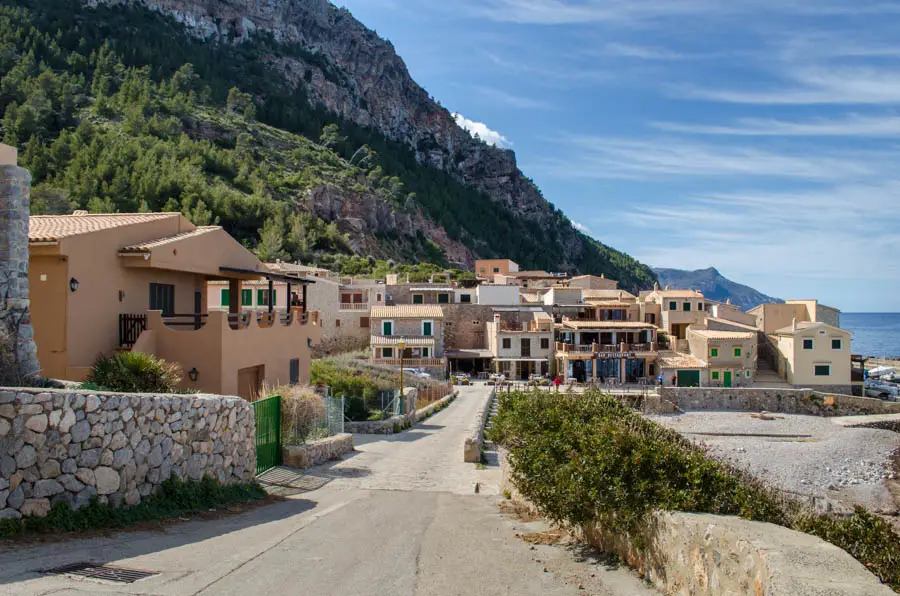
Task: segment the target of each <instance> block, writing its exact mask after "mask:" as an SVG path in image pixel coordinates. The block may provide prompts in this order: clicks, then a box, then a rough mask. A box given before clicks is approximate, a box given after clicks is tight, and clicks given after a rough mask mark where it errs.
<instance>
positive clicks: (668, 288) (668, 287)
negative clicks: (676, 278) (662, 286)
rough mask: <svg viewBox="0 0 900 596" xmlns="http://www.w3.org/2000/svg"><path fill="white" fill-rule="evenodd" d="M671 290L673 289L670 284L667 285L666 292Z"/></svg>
mask: <svg viewBox="0 0 900 596" xmlns="http://www.w3.org/2000/svg"><path fill="white" fill-rule="evenodd" d="M670 289H671V288H670V286H669V285H668V284H666V291H667V292H668V291H669V290H670Z"/></svg>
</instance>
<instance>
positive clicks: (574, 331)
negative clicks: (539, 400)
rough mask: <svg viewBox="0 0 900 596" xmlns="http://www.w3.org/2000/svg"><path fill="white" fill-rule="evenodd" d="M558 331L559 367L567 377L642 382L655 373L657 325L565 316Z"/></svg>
mask: <svg viewBox="0 0 900 596" xmlns="http://www.w3.org/2000/svg"><path fill="white" fill-rule="evenodd" d="M556 333H557V343H556V370H557V374H559V375H560V376H561V377H562V378H563V380H566V381H570V380H575V381H578V382H582V383H583V382H588V381H598V380H599V381H601V382H604V381H609V380H613V381H616V382H619V383H640V382H642V381H643V382H649V381H650V379H652V378H654V377H655V374H656V367H655V363H656V357H657V352H658V344H657V336H656V333H657V327H656V326H655V325H652V324H650V323H644V322H641V321H598V320H587V319H570V318H567V317H565V318H563V320H562V322H561V323H559V324H557V326H556Z"/></svg>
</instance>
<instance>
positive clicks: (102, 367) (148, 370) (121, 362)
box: [85, 352, 183, 393]
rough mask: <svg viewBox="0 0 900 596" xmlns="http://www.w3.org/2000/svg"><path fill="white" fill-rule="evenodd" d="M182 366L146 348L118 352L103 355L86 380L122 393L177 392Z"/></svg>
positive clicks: (101, 387) (102, 387)
mask: <svg viewBox="0 0 900 596" xmlns="http://www.w3.org/2000/svg"><path fill="white" fill-rule="evenodd" d="M182 378H183V375H182V373H181V367H180V366H178V365H177V364H174V363H172V362H166V361H165V360H163V359H162V358H157V357H156V356H154V355H152V354H144V353H143V352H116V353H115V354H113V355H112V356H100V357H99V358H98V359H97V362H95V363H94V366H92V367H91V372H90V373H89V374H88V376H87V378H86V379H85V382H86V383H88V384H91V385H93V386H96V387H99V388H100V389H102V390H105V391H120V392H122V393H175V392H176V391H178V384H179V383H181V379H182Z"/></svg>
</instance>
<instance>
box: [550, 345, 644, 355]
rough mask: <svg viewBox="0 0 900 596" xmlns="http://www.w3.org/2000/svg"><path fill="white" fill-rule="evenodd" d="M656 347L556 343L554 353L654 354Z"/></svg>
mask: <svg viewBox="0 0 900 596" xmlns="http://www.w3.org/2000/svg"><path fill="white" fill-rule="evenodd" d="M656 351H657V346H656V344H653V343H642V344H625V343H622V344H586V345H574V344H564V343H560V342H557V343H556V352H557V353H558V354H559V355H561V356H566V355H570V356H576V357H578V356H587V355H593V354H595V353H598V354H618V353H630V352H635V353H646V352H656Z"/></svg>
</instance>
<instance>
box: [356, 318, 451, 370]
mask: <svg viewBox="0 0 900 596" xmlns="http://www.w3.org/2000/svg"><path fill="white" fill-rule="evenodd" d="M370 315H371V336H370V338H369V346H370V348H369V349H370V350H371V352H370V353H371V360H372V362H374V363H377V364H387V365H390V366H398V367H399V366H401V357H402V366H403V367H412V368H423V369H426V370H429V371H430V372H432V373H433V374H438V375H440V376H443V375H444V373H445V371H446V360H445V358H444V312H443V311H442V310H441V307H440V306H438V305H432V304H421V305H406V304H405V305H400V306H373V307H372V309H371V311H370ZM401 346H404V347H403V348H401Z"/></svg>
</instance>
